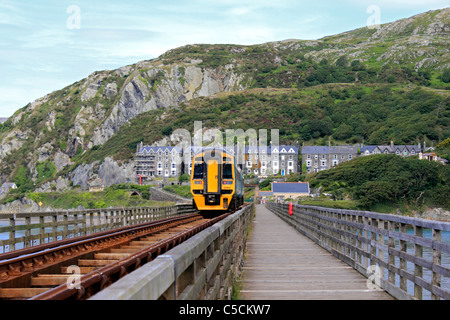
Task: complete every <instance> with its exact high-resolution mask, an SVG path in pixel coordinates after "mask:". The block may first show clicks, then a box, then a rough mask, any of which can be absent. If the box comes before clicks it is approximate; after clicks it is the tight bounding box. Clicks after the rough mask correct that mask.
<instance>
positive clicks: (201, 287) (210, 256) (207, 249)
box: [90, 204, 254, 300]
mask: <svg viewBox="0 0 450 320" xmlns="http://www.w3.org/2000/svg"><path fill="white" fill-rule="evenodd" d="M253 212H254V205H253V204H252V205H246V206H245V207H243V208H242V209H240V210H238V211H236V212H235V213H233V214H231V215H229V216H228V217H227V218H225V219H224V220H222V221H220V222H218V223H216V224H214V225H213V226H211V227H210V228H208V229H207V230H204V231H203V232H201V233H199V234H197V235H196V236H194V237H192V238H191V239H189V240H187V241H186V242H184V243H182V244H181V245H179V246H177V247H175V248H174V249H172V250H170V251H168V252H166V253H165V254H164V255H161V256H159V257H158V258H156V259H155V260H153V261H151V262H150V263H147V264H145V265H144V266H142V267H141V268H139V269H138V270H136V271H134V272H133V273H131V274H129V275H127V276H126V277H124V278H122V279H121V280H119V281H117V282H115V283H114V284H112V285H111V286H109V287H108V288H106V289H104V290H103V291H101V292H100V293H98V294H96V295H94V296H93V297H91V298H90V299H91V300H199V299H205V300H216V299H231V296H232V285H233V282H234V280H235V279H237V278H238V276H239V274H240V269H241V263H242V261H243V256H244V248H245V242H246V239H247V229H248V227H249V225H250V222H251V218H252V213H253Z"/></svg>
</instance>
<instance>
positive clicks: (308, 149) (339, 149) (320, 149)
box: [302, 146, 358, 154]
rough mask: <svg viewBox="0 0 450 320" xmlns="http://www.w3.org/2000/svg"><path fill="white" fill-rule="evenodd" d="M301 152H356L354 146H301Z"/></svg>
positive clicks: (356, 148)
mask: <svg viewBox="0 0 450 320" xmlns="http://www.w3.org/2000/svg"><path fill="white" fill-rule="evenodd" d="M302 153H303V154H305V153H309V154H333V153H352V154H356V153H358V147H356V146H303V147H302Z"/></svg>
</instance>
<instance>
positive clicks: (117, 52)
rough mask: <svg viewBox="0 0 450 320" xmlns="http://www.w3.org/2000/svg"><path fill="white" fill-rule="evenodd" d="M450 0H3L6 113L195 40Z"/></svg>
mask: <svg viewBox="0 0 450 320" xmlns="http://www.w3.org/2000/svg"><path fill="white" fill-rule="evenodd" d="M446 7H450V0H421V1H419V0H342V1H336V0H334V1H331V0H313V1H311V0H308V1H306V0H270V1H269V0H165V1H161V0H158V1H155V0H127V1H123V0H122V1H117V0H102V1H94V0H90V1H88V0H78V1H77V0H0V117H10V116H12V115H13V114H14V112H16V111H17V110H18V109H20V108H22V107H24V106H26V105H27V104H28V103H30V102H32V101H34V100H36V99H38V98H40V97H43V96H45V95H46V94H48V93H51V92H52V91H55V90H59V89H62V88H64V87H66V86H68V85H71V84H72V83H74V82H77V81H79V80H81V79H84V78H86V77H87V76H89V74H91V73H92V72H94V71H100V70H112V69H116V68H119V67H122V66H125V65H129V64H133V63H136V62H138V61H142V60H148V59H153V58H157V57H158V56H160V55H161V54H163V53H164V52H166V51H167V50H170V49H173V48H177V47H180V46H184V45H187V44H196V43H197V44H199V43H207V44H214V43H217V44H224V43H227V44H243V45H251V44H260V43H265V42H270V41H279V40H286V39H301V40H313V39H320V38H322V37H325V36H329V35H334V34H338V33H341V32H346V31H350V30H353V29H356V28H360V27H365V26H367V25H368V24H373V23H387V22H392V21H395V20H398V19H402V18H408V17H410V16H413V15H415V14H419V13H422V12H426V11H429V10H436V9H442V8H446Z"/></svg>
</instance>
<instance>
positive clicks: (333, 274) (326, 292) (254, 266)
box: [241, 205, 392, 300]
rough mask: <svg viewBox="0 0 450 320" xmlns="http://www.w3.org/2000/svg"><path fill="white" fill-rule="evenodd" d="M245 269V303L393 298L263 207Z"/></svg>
mask: <svg viewBox="0 0 450 320" xmlns="http://www.w3.org/2000/svg"><path fill="white" fill-rule="evenodd" d="M243 269H244V284H243V287H242V290H241V298H242V299H245V300H255V299H256V300H259V299H261V300H282V299H288V300H296V299H302V300H304V299H326V300H338V299H345V300H366V299H367V300H389V299H392V297H391V296H390V295H388V294H387V293H385V292H384V291H383V290H379V289H371V288H369V287H368V286H367V279H366V278H365V277H363V276H362V275H361V274H360V273H358V272H357V271H356V270H354V269H353V268H351V267H350V266H349V265H348V264H346V263H344V262H342V261H341V260H339V259H337V258H336V257H334V256H333V255H332V254H330V253H329V252H328V251H327V250H325V249H323V248H321V247H320V246H318V245H317V244H315V243H314V242H313V241H312V240H311V239H309V238H307V237H304V236H303V235H301V234H300V233H299V232H298V231H297V230H295V229H294V228H293V227H291V226H290V225H288V224H287V223H285V222H284V221H282V220H281V219H280V218H278V217H277V216H276V215H275V214H273V213H272V212H270V211H269V210H267V209H266V208H265V207H264V206H260V205H259V206H256V214H255V219H254V221H253V226H252V230H251V232H250V236H249V239H248V241H247V254H246V259H245V263H244V268H243Z"/></svg>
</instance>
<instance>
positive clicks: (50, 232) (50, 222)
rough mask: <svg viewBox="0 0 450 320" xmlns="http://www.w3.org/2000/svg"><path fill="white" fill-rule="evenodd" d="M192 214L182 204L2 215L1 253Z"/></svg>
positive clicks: (191, 210)
mask: <svg viewBox="0 0 450 320" xmlns="http://www.w3.org/2000/svg"><path fill="white" fill-rule="evenodd" d="M192 212H194V210H193V208H192V205H191V204H178V205H173V206H166V207H130V208H107V209H86V210H65V211H53V212H31V213H0V253H5V252H11V251H15V250H18V249H24V248H29V247H32V246H35V245H41V244H44V243H50V242H53V241H56V240H64V239H68V238H72V237H76V236H84V235H89V234H92V233H95V232H100V231H105V230H110V229H113V228H118V227H122V226H130V225H135V224H140V223H145V222H150V221H154V220H159V219H164V218H170V217H173V216H176V215H179V214H184V213H192ZM2 222H3V223H2ZM2 236H3V237H2ZM2 238H3V239H2Z"/></svg>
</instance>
